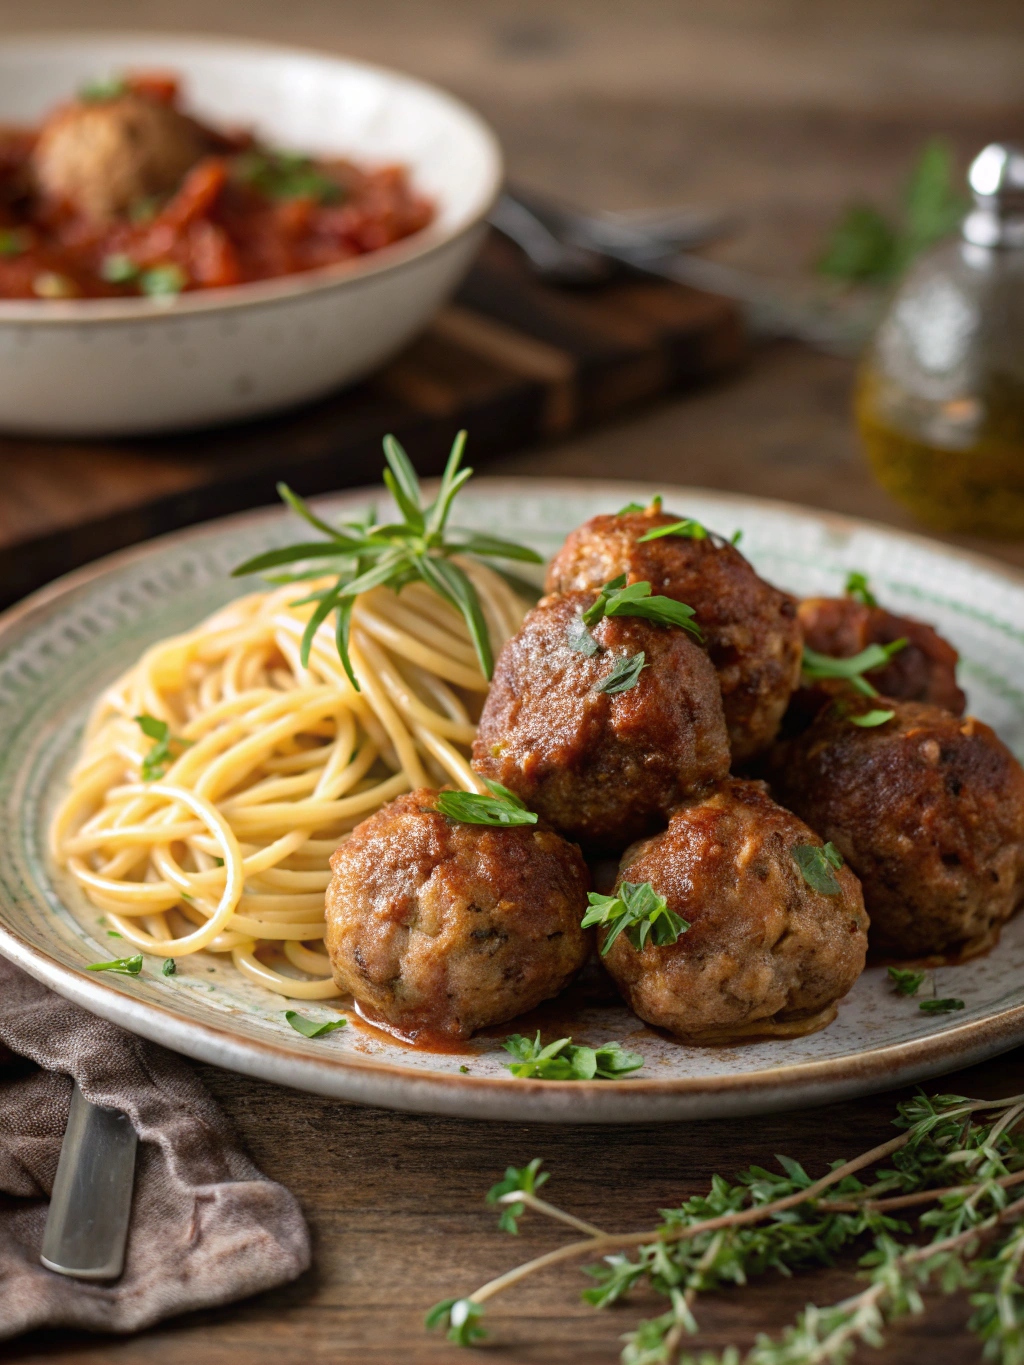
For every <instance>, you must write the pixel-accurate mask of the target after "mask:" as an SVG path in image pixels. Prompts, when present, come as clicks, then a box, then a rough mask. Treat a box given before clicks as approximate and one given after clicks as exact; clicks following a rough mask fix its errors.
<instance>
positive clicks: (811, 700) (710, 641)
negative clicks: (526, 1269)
mask: <svg viewBox="0 0 1024 1365" xmlns="http://www.w3.org/2000/svg"><path fill="white" fill-rule="evenodd" d="M666 528H674V529H671V530H666ZM655 531H660V532H662V534H659V535H657V536H653V537H652V536H651V533H652V532H655ZM615 580H623V581H625V582H626V583H627V584H637V583H646V584H649V585H650V592H651V594H653V595H658V596H661V597H663V598H670V599H673V600H674V601H675V602H680V603H685V604H687V605H688V606H689V607H690V608H692V610H693V613H694V615H693V621H694V622H695V623H696V625H697V626H698V627H699V632H698V633H694V632H692V631H690V630H687V629H684V628H682V627H681V626H679V625H675V624H663V623H662V622H661V621H659V620H656V619H648V618H646V617H642V616H632V615H607V614H606V615H603V616H601V617H600V619H599V620H597V621H596V623H594V624H593V625H592V627H591V629H590V631H589V632H587V633H586V634H585V635H584V636H583V637H582V638H584V639H585V641H586V648H580V640H581V623H582V622H583V618H584V614H585V613H588V612H590V609H591V608H593V607H594V604H595V603H596V602H598V599H599V596H600V595H601V590H602V588H606V587H607V585H609V584H610V583H612V582H613V581H615ZM545 589H546V595H545V596H544V597H543V598H542V599H541V600H540V602H539V603H538V604H537V606H536V607H535V608H534V609H533V610H532V611H531V612H529V614H528V615H527V616H526V618H525V620H524V622H523V625H522V628H521V629H520V631H519V633H518V634H517V635H515V636H514V637H513V638H512V639H511V640H509V642H508V643H507V645H506V646H505V648H504V650H503V651H502V653H501V655H500V657H499V659H498V661H497V665H496V668H495V674H494V679H493V682H492V685H491V689H490V692H489V694H488V697H487V701H486V704H485V706H484V710H483V714H482V716H481V718H480V723H479V727H478V732H477V738H476V741H475V743H474V745H473V767H474V769H475V770H476V772H477V773H478V774H479V775H480V776H481V777H482V778H486V779H490V780H491V781H494V782H498V783H501V784H502V785H503V786H504V787H506V788H508V789H509V791H511V792H513V793H515V795H516V796H517V797H519V798H520V799H521V801H522V802H523V803H524V804H525V805H526V807H527V808H528V809H529V810H530V811H533V812H536V814H537V815H538V817H539V820H538V823H537V824H536V825H534V826H517V827H515V828H505V827H489V826H481V825H474V824H463V823H460V822H458V821H455V820H452V819H449V818H448V817H447V816H445V815H443V814H441V813H439V812H438V811H437V810H436V809H435V803H436V801H437V793H436V792H434V791H430V790H426V789H423V790H420V791H416V792H413V793H411V794H409V795H406V796H403V797H399V798H398V800H396V801H394V802H392V803H391V804H390V805H388V806H386V807H384V808H383V809H382V810H380V811H378V812H377V813H376V814H374V815H373V816H371V817H370V818H369V819H367V820H365V821H364V822H363V823H362V824H361V825H359V826H358V827H357V828H356V829H355V830H354V831H353V833H352V834H351V835H350V836H349V838H348V839H347V840H346V841H345V842H344V843H343V844H342V845H341V846H340V847H339V848H338V850H337V852H336V853H335V855H334V857H333V859H332V868H333V873H334V875H333V880H332V882H331V886H330V888H329V890H328V893H327V921H328V933H327V946H328V950H329V952H330V955H331V960H332V964H333V969H334V975H335V979H336V981H337V982H338V984H339V985H340V986H341V987H342V989H343V990H345V991H347V992H350V993H351V994H352V995H353V996H354V997H355V999H356V1001H357V1002H358V1003H359V1005H360V1006H361V1007H362V1008H363V1010H364V1012H365V1013H367V1014H368V1016H369V1017H374V1018H376V1019H378V1020H380V1021H381V1022H384V1023H386V1024H387V1025H388V1026H389V1027H390V1028H392V1029H393V1030H395V1031H396V1032H398V1033H400V1034H403V1035H405V1036H408V1037H416V1036H418V1035H420V1034H425V1035H426V1036H433V1035H437V1034H442V1035H448V1036H453V1037H466V1036H468V1035H469V1034H471V1033H472V1032H473V1031H474V1030H476V1029H479V1028H482V1027H485V1026H487V1025H493V1024H498V1023H502V1022H504V1021H506V1020H508V1019H510V1018H513V1017H514V1016H516V1015H517V1014H520V1013H523V1012H524V1011H526V1010H529V1009H531V1008H533V1007H534V1006H535V1005H537V1004H539V1003H540V1002H541V1001H543V1000H545V999H549V998H550V997H552V996H554V995H556V994H557V993H558V992H559V991H561V990H562V989H563V988H564V987H565V986H566V985H567V984H568V983H569V982H570V981H571V980H572V979H573V977H574V976H576V974H577V973H578V972H579V971H580V969H581V968H582V967H583V965H584V964H585V963H586V962H587V960H588V959H589V958H590V957H591V955H592V953H593V951H594V949H595V947H597V948H602V949H606V952H605V955H603V956H602V958H601V961H602V962H603V964H604V966H605V967H606V968H607V971H608V972H609V973H610V975H611V977H612V979H613V981H614V983H615V985H616V986H617V988H618V990H619V991H620V993H621V994H622V996H623V998H624V999H625V1001H626V1002H627V1003H628V1005H629V1006H630V1007H631V1008H632V1009H633V1010H634V1012H635V1013H636V1014H637V1015H639V1016H640V1018H641V1019H643V1020H645V1021H646V1022H647V1023H649V1024H652V1025H654V1026H657V1027H660V1028H663V1029H666V1030H668V1031H670V1032H671V1033H672V1034H674V1035H675V1036H677V1037H679V1038H681V1039H683V1040H685V1041H687V1042H702V1043H714V1042H724V1041H730V1040H735V1039H738V1038H744V1037H758V1036H761V1037H763V1036H771V1035H775V1036H787V1035H793V1034H800V1033H806V1032H810V1031H813V1030H814V1029H817V1028H822V1027H824V1026H825V1025H827V1024H828V1023H830V1022H831V1020H832V1019H833V1018H834V1017H835V1013H836V1008H837V1004H838V1001H839V1000H840V999H841V998H842V997H843V996H844V995H845V994H846V993H847V991H849V989H850V988H851V986H852V985H853V983H854V981H856V979H857V977H858V976H859V975H860V973H861V971H862V970H863V968H864V963H865V957H866V953H867V950H868V944H869V937H868V930H869V915H870V943H871V948H872V950H873V951H874V952H876V953H878V954H879V955H881V956H883V957H885V958H890V959H892V958H899V959H911V960H913V959H917V960H919V959H922V958H929V957H932V958H934V957H936V956H939V955H942V956H943V959H944V960H947V961H948V960H950V959H951V958H956V957H962V956H964V955H967V954H969V953H971V952H976V951H980V950H981V949H982V948H984V947H986V946H989V945H990V944H991V943H992V942H993V941H994V939H995V937H996V935H997V934H998V929H999V926H1000V925H1001V924H1002V923H1003V922H1004V921H1005V920H1006V919H1008V918H1009V916H1010V915H1012V914H1013V912H1014V911H1015V910H1016V909H1017V907H1018V906H1019V905H1020V903H1021V901H1022V900H1024V771H1022V769H1021V766H1020V764H1019V763H1018V762H1017V760H1016V759H1015V758H1014V757H1013V755H1012V754H1011V753H1010V752H1009V750H1008V749H1007V748H1006V747H1005V746H1004V745H1003V744H1002V743H1001V742H1000V740H999V739H998V738H997V737H996V735H995V734H994V733H993V731H992V730H991V729H989V727H988V726H987V725H984V724H982V723H981V722H980V721H977V720H974V719H972V718H967V719H962V714H963V710H964V705H965V699H964V696H963V693H962V692H961V691H960V690H959V688H958V686H957V682H956V663H957V655H956V651H955V650H954V649H953V648H952V646H951V645H949V644H948V643H947V642H946V641H945V640H943V639H942V638H941V637H940V636H938V635H937V634H936V632H935V631H934V630H932V629H931V628H930V627H929V626H927V625H924V624H923V623H921V622H917V621H912V620H908V619H906V618H901V617H896V616H893V615H892V614H891V613H889V612H886V611H884V610H882V609H881V608H879V607H877V606H875V605H873V604H872V605H866V604H865V602H864V601H863V600H858V599H857V598H855V597H845V598H837V599H823V598H816V599H810V600H808V601H805V602H802V603H798V602H797V601H796V599H794V598H793V597H791V596H790V595H788V594H787V593H784V592H780V591H779V590H778V589H776V588H774V587H773V586H772V585H771V584H769V583H767V582H765V581H764V579H762V578H761V577H759V575H758V574H757V573H755V571H754V569H753V568H752V567H751V565H750V564H749V563H748V562H747V560H746V559H745V558H744V557H743V555H742V554H741V553H740V552H739V550H738V549H737V548H736V547H735V546H734V545H733V544H731V543H730V542H727V541H725V540H723V539H722V538H720V537H719V536H716V535H714V534H711V533H707V532H705V531H704V529H703V528H702V527H699V526H695V524H694V523H691V522H683V521H681V520H680V518H679V517H677V516H674V515H672V514H670V513H667V512H664V511H662V510H661V507H660V503H659V502H657V501H656V502H655V503H653V504H652V505H651V506H649V507H647V508H645V509H638V508H629V509H626V510H624V511H623V512H620V513H618V514H616V515H605V516H598V517H594V518H593V519H592V520H590V521H589V522H587V523H586V524H585V525H583V526H581V527H580V528H579V529H578V530H576V531H574V532H573V533H572V534H571V535H570V536H569V537H568V539H567V541H566V542H565V545H564V546H563V548H562V549H561V551H560V552H559V554H558V555H557V556H556V557H555V559H554V560H553V561H552V563H551V565H550V567H549V569H548V574H547V581H546V584H545ZM594 615H595V613H594V612H590V616H589V617H588V619H591V620H592V619H593V616H594ZM896 641H905V643H904V644H903V645H901V646H900V647H899V648H898V650H897V652H895V653H893V654H892V656H891V658H890V659H889V661H888V662H887V663H886V664H885V665H884V666H883V667H881V668H879V669H877V670H876V671H875V672H873V673H869V674H868V675H867V678H868V680H869V681H870V682H871V683H872V684H873V685H874V688H875V689H876V690H877V692H878V693H879V694H881V696H880V697H867V696H865V695H863V694H862V692H858V691H857V690H855V688H853V687H852V686H851V685H850V683H849V682H848V681H844V680H842V679H826V680H824V681H811V680H809V679H807V678H802V675H801V662H802V658H803V648H804V645H805V644H806V645H807V646H809V647H810V648H811V649H813V650H815V651H817V652H818V653H820V654H828V655H830V656H832V657H835V658H849V657H852V656H854V655H857V654H858V653H860V652H861V651H863V650H864V649H865V648H867V647H868V646H869V645H872V644H890V645H891V644H893V643H894V642H896ZM641 653H642V655H643V661H642V666H641V667H639V668H638V670H637V669H636V668H634V674H635V676H633V675H631V676H633V680H632V681H630V682H629V685H628V686H625V687H623V688H622V689H621V690H619V689H618V688H616V687H608V686H606V684H607V683H608V682H609V679H610V677H611V675H612V672H613V670H615V669H616V668H618V670H619V676H621V673H622V669H623V668H624V666H625V664H626V663H627V662H628V661H630V660H633V661H634V665H635V664H637V663H639V662H640V661H638V660H637V657H636V656H637V655H639V654H641ZM879 716H885V717H886V718H885V719H882V720H880V719H879ZM865 722H867V723H865ZM826 841H827V842H828V843H829V844H831V845H833V846H834V849H837V850H838V852H839V854H841V855H842V865H841V866H838V867H836V866H835V863H837V862H839V859H838V858H836V857H835V855H834V853H833V851H832V849H829V850H828V852H829V854H830V855H831V859H830V861H829V867H830V868H831V869H832V870H831V871H830V872H829V874H828V876H827V877H826V879H825V881H824V882H822V881H821V880H820V879H816V878H814V877H810V878H809V877H807V876H806V875H805V872H804V870H803V869H802V864H801V861H798V859H797V857H796V856H794V851H795V850H797V851H800V852H801V853H802V854H804V855H805V858H806V853H807V852H808V851H810V852H811V853H812V854H813V853H814V851H816V850H819V849H820V850H822V854H821V857H822V858H824V854H825V844H826ZM610 858H614V859H617V860H618V879H617V881H616V883H615V892H614V893H613V894H616V893H618V891H619V890H620V888H622V887H623V886H624V885H625V886H626V889H627V891H628V890H629V887H630V885H632V886H634V887H635V886H639V885H641V884H643V883H650V885H651V887H652V888H653V890H654V892H655V893H656V894H657V895H658V896H659V897H661V898H663V900H664V902H665V905H666V906H667V909H668V910H669V911H671V912H673V913H674V914H675V915H677V916H679V917H680V918H681V919H682V920H683V921H685V922H686V924H687V926H688V927H687V929H686V931H685V932H683V933H680V934H679V935H678V937H677V938H676V939H675V941H674V942H664V943H658V942H656V941H655V936H653V935H652V936H650V937H649V938H647V940H646V942H644V943H643V946H641V947H638V946H636V943H635V942H634V941H633V940H632V939H631V937H630V936H629V935H627V934H625V933H620V934H618V935H617V936H614V941H613V942H612V943H611V945H610V946H608V945H607V944H606V938H608V937H609V936H611V935H610V932H609V929H608V928H607V927H605V926H599V927H598V929H597V931H596V935H597V936H596V942H595V941H594V940H593V939H592V937H591V933H592V931H590V930H584V929H583V928H581V921H582V920H583V918H584V916H585V915H586V912H587V891H588V888H589V885H590V881H589V873H588V860H589V861H590V862H591V864H593V863H594V862H595V860H601V861H605V860H608V859H610Z"/></svg>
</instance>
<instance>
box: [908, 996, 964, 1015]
mask: <svg viewBox="0 0 1024 1365" xmlns="http://www.w3.org/2000/svg"><path fill="white" fill-rule="evenodd" d="M917 1008H918V1009H919V1010H920V1011H921V1013H922V1014H950V1013H952V1011H953V1010H962V1009H963V1008H964V1002H963V1001H962V1000H952V999H950V1000H922V1001H921V1003H920V1004H919V1005H918V1007H917Z"/></svg>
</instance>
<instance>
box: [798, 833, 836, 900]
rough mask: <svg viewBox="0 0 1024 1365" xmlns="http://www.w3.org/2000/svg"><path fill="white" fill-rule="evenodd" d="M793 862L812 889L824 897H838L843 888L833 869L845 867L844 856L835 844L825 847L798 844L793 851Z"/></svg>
mask: <svg viewBox="0 0 1024 1365" xmlns="http://www.w3.org/2000/svg"><path fill="white" fill-rule="evenodd" d="M792 853H793V861H794V862H795V863H796V865H797V867H798V868H799V869H800V875H801V876H802V877H803V879H804V881H805V882H806V883H807V885H808V886H809V887H810V888H811V890H812V891H817V892H819V893H820V894H821V895H823V896H838V895H839V893H840V891H841V890H842V887H841V886H840V885H839V881H838V879H837V877H836V874H835V872H834V871H833V870H832V869H833V868H840V867H842V865H843V855H842V854H841V853H840V852H839V850H838V849H837V848H836V846H835V844H832V843H828V844H825V845H824V847H820V846H819V845H818V844H797V845H796V847H795V848H794V849H793V850H792Z"/></svg>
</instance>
